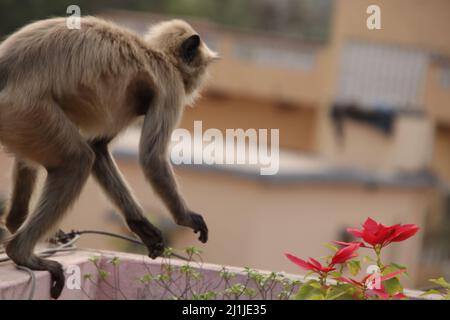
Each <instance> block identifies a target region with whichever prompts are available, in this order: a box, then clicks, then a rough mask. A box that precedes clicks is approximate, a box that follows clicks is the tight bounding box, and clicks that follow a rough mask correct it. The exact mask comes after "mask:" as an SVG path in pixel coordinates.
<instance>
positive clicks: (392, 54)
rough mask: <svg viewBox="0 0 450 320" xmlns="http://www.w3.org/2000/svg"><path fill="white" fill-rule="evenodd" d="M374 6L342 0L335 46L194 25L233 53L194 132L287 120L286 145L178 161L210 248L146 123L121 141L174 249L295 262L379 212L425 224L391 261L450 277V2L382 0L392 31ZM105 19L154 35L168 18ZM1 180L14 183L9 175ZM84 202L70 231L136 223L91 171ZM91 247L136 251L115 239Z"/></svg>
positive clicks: (389, 253) (280, 265) (200, 109)
mask: <svg viewBox="0 0 450 320" xmlns="http://www.w3.org/2000/svg"><path fill="white" fill-rule="evenodd" d="M370 4H372V1H368V0H358V1H354V0H340V1H334V6H333V17H332V23H331V26H332V29H331V32H330V38H329V39H328V40H327V41H324V42H311V41H306V40H305V41H303V40H299V39H298V38H292V37H288V36H283V35H281V34H270V33H258V32H249V31H245V32H244V31H242V30H235V29H233V28H226V27H221V26H218V25H215V24H212V23H210V22H206V21H199V20H191V21H190V22H191V23H192V24H193V25H194V27H195V28H196V29H197V30H198V31H199V33H200V34H201V35H202V37H203V38H204V40H205V42H206V43H207V44H208V45H209V46H210V47H212V48H213V49H214V50H216V51H218V52H220V54H221V55H222V56H223V60H222V61H221V62H219V63H217V65H215V66H214V68H213V72H212V75H211V80H210V82H209V85H208V87H207V88H206V90H205V93H204V95H203V97H202V98H201V99H200V100H199V102H198V103H197V104H196V106H195V108H188V109H187V110H186V112H185V116H184V118H183V120H182V123H181V126H182V127H184V128H187V129H190V130H192V128H193V122H194V121H195V120H201V121H202V122H203V128H204V130H205V129H207V128H218V129H220V130H225V129H227V128H243V129H248V128H256V129H259V128H266V129H270V128H278V129H280V145H281V148H282V151H281V153H280V171H279V173H278V174H277V175H274V176H261V175H260V174H259V171H258V170H255V169H254V168H251V167H242V166H217V165H212V166H211V165H195V166H194V165H192V166H180V167H178V168H176V172H177V175H178V177H179V181H180V186H181V189H182V190H183V193H184V195H185V196H186V199H187V201H188V203H189V204H190V206H191V207H192V209H193V210H196V211H198V212H200V213H202V214H203V215H204V217H205V219H206V221H207V222H208V225H209V227H210V233H211V235H210V241H209V242H208V244H207V245H204V246H203V245H202V246H200V244H199V243H198V242H197V241H196V238H195V236H194V235H193V234H192V232H191V231H189V230H186V229H183V228H180V227H177V226H175V225H174V224H173V223H172V222H171V221H170V219H169V215H168V213H167V211H166V210H165V209H164V206H163V205H162V204H161V202H160V201H159V200H158V199H157V197H156V196H154V194H153V193H152V192H151V190H150V187H149V186H148V184H147V183H146V182H145V179H144V177H143V174H142V173H141V171H140V169H139V167H138V164H137V161H136V152H137V141H138V129H130V130H129V131H128V132H127V133H126V134H124V136H122V137H121V138H120V139H118V141H117V142H116V144H115V147H114V152H115V155H116V159H117V161H118V164H119V166H120V168H121V170H122V172H123V174H124V176H125V177H126V178H127V180H128V181H129V183H130V185H131V186H132V188H133V189H134V190H135V191H136V194H137V197H138V199H139V200H140V201H141V203H142V204H143V206H144V208H145V209H146V211H147V212H148V213H149V217H151V218H153V219H154V220H153V221H154V222H155V223H156V224H157V225H159V226H160V227H161V228H162V229H164V231H165V234H167V235H169V239H170V241H171V245H172V246H174V247H176V248H183V247H186V246H188V245H198V246H200V247H201V248H202V249H203V250H204V258H205V260H207V261H211V262H215V263H222V264H231V265H239V266H251V267H256V268H263V269H272V270H286V271H291V272H295V271H298V269H296V267H295V266H292V265H291V264H290V263H289V262H288V261H287V260H286V259H285V258H284V255H283V253H284V252H291V253H294V254H297V255H299V256H304V257H308V256H320V255H324V254H326V253H327V249H326V248H324V247H323V246H322V244H323V243H327V242H330V241H333V240H339V239H340V240H349V239H345V237H346V235H345V228H346V227H348V226H353V227H358V225H359V224H360V223H362V222H363V221H364V220H365V219H366V218H367V217H368V216H370V217H372V218H374V219H376V220H379V221H381V222H383V223H385V224H394V223H415V224H418V225H419V226H420V227H421V232H420V233H419V234H418V235H416V236H415V237H414V238H412V239H410V240H408V241H407V242H405V243H402V244H393V245H392V246H390V247H389V248H388V249H387V250H386V253H385V257H384V258H385V259H386V260H393V261H396V262H398V263H401V264H405V265H407V266H409V273H410V283H409V285H410V286H420V285H424V284H426V279H428V278H430V277H434V276H436V275H439V274H440V275H447V276H449V274H448V272H449V269H450V268H449V263H450V262H449V261H450V254H449V251H450V249H449V248H450V239H449V237H450V236H449V235H450V233H449V232H450V231H449V229H450V207H449V204H450V201H448V196H447V194H448V187H447V185H448V183H449V182H450V108H449V105H450V42H449V41H448V35H447V34H446V31H447V30H450V2H448V1H446V0H433V1H429V2H424V1H421V0H397V1H388V0H383V1H377V4H378V5H379V6H380V7H381V21H382V29H381V30H368V29H367V27H366V19H367V17H368V15H367V14H366V9H367V7H368V6H369V5H370ZM104 16H105V17H106V18H108V19H111V20H113V21H116V22H117V23H120V24H123V25H125V26H127V27H129V28H132V29H134V30H136V31H138V32H141V33H143V32H145V30H146V28H147V27H148V25H149V23H150V22H155V21H158V20H164V19H168V18H169V17H161V16H155V15H147V14H141V13H131V12H124V11H108V12H105V13H104ZM0 160H1V161H6V160H4V159H0ZM1 178H3V179H4V180H2V182H3V181H5V183H2V184H1V186H0V188H2V189H3V190H7V187H6V186H7V184H6V181H9V180H8V179H7V177H6V176H5V177H1ZM73 211H74V212H72V213H71V214H70V215H68V217H67V218H66V219H65V221H64V226H65V227H66V228H67V229H71V228H89V229H92V228H100V229H109V230H116V231H121V232H124V231H125V230H126V228H125V226H124V224H123V223H122V222H121V221H120V219H118V218H117V214H115V213H114V211H115V209H114V208H113V207H112V205H111V204H110V202H109V201H107V200H106V198H105V197H104V196H103V194H102V193H101V191H100V188H99V187H97V186H96V185H95V183H93V182H92V181H89V183H88V185H87V187H86V189H85V190H84V192H83V195H82V197H81V201H80V202H79V203H77V204H76V206H75V208H74V209H73ZM81 244H82V245H86V246H90V247H99V248H103V249H106V248H110V249H118V248H121V249H126V248H125V247H123V243H122V242H119V241H116V240H109V239H103V238H86V239H83V240H82V243H81ZM446 273H447V274H446Z"/></svg>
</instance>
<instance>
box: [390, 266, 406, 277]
mask: <svg viewBox="0 0 450 320" xmlns="http://www.w3.org/2000/svg"><path fill="white" fill-rule="evenodd" d="M389 267H392V268H391V270H392V269H394V270H393V271H398V270H407V268H406V267H405V266H403V265H401V264H398V263H391V264H390V265H389ZM402 274H404V275H407V276H409V275H408V272H407V271H405V272H403V273H402Z"/></svg>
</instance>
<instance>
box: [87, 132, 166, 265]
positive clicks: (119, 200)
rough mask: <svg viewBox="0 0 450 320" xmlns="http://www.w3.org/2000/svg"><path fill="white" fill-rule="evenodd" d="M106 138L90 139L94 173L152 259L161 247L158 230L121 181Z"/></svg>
mask: <svg viewBox="0 0 450 320" xmlns="http://www.w3.org/2000/svg"><path fill="white" fill-rule="evenodd" d="M108 142H109V141H108V140H98V141H95V142H93V143H91V146H92V149H93V150H94V152H95V155H96V157H95V162H94V166H93V174H94V177H95V178H96V180H97V181H98V183H99V184H100V186H101V187H102V188H103V189H104V190H105V192H106V194H107V195H108V197H109V198H110V199H111V200H112V201H113V202H114V204H115V205H116V206H117V207H118V208H119V210H120V212H121V213H122V214H123V215H124V217H125V220H126V222H127V224H128V227H129V228H130V229H131V231H133V232H134V233H136V234H137V235H138V237H139V238H140V239H141V240H142V242H144V244H145V245H146V247H147V249H148V251H149V256H150V257H151V258H152V259H154V258H156V257H158V256H160V255H161V254H162V253H163V251H164V242H163V238H162V234H161V232H160V231H159V230H158V229H157V228H156V227H155V226H154V225H152V224H151V223H150V222H149V221H148V220H147V219H146V218H145V216H144V215H143V214H142V209H141V208H140V206H139V205H138V204H137V202H136V200H135V199H134V197H133V196H132V194H131V192H130V190H129V189H128V187H127V186H126V184H125V183H124V182H123V180H122V178H121V175H120V173H119V170H118V169H117V166H116V164H115V163H114V160H113V158H112V157H111V154H110V153H109V151H108Z"/></svg>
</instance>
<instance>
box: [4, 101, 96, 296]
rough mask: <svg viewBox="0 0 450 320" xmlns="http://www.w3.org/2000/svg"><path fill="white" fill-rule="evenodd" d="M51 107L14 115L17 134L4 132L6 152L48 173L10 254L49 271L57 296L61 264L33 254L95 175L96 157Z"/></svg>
mask: <svg viewBox="0 0 450 320" xmlns="http://www.w3.org/2000/svg"><path fill="white" fill-rule="evenodd" d="M48 103H49V105H44V106H39V109H38V110H36V109H34V110H36V111H33V112H32V113H31V112H30V113H28V114H27V113H20V114H19V115H17V114H16V118H14V119H12V120H15V124H16V125H15V127H16V133H17V134H16V135H9V136H7V135H5V134H4V132H0V133H1V137H2V142H3V143H5V144H6V145H7V147H8V148H10V149H12V150H14V152H16V153H19V154H20V156H21V157H22V158H30V159H31V160H33V161H34V162H38V163H40V164H42V165H43V166H44V167H45V168H46V169H47V172H48V174H47V179H46V181H45V185H44V190H43V191H42V194H41V196H40V199H39V202H38V205H37V207H36V208H35V210H34V212H33V213H32V214H31V216H30V217H29V218H28V219H27V220H26V221H25V224H24V225H23V226H22V227H21V228H20V229H19V230H18V231H17V232H16V233H15V234H14V235H13V237H12V239H11V240H10V241H8V243H7V244H6V253H7V255H8V256H9V257H10V258H11V259H12V260H13V261H14V262H15V263H16V264H18V265H21V266H25V267H28V268H30V269H32V270H48V271H49V272H50V274H51V276H52V284H51V290H50V293H51V296H52V297H53V298H57V297H59V295H60V294H61V291H62V289H63V288H64V282H65V281H64V280H65V277H64V271H63V268H62V265H61V264H59V263H58V262H56V261H52V260H47V259H42V258H40V257H38V256H36V255H35V254H34V253H33V250H34V247H35V245H36V243H37V241H38V240H40V239H41V238H42V237H43V236H44V235H46V234H47V233H48V232H49V231H51V230H52V229H53V228H54V227H55V225H56V224H57V223H58V222H59V220H60V219H61V217H62V215H63V214H64V213H65V212H66V211H67V209H68V207H69V206H70V205H71V204H72V203H73V201H74V200H75V199H76V197H77V196H78V195H79V194H80V192H81V189H82V187H83V185H84V184H85V182H86V180H87V178H88V176H89V173H90V171H91V167H92V164H93V162H94V153H93V151H92V150H91V149H90V147H89V145H88V144H87V143H86V142H85V141H84V140H83V138H82V137H81V136H80V135H79V133H78V131H77V129H76V127H75V126H74V125H73V124H72V122H70V121H69V120H68V119H67V118H66V116H65V115H64V114H63V113H62V111H61V109H59V108H58V106H57V105H54V104H51V102H48ZM36 108H38V107H36ZM19 116H20V117H21V118H20V119H17V117H19ZM36 118H38V119H36ZM9 123H10V122H9ZM2 125H3V124H2ZM3 128H4V125H3V127H2V129H3Z"/></svg>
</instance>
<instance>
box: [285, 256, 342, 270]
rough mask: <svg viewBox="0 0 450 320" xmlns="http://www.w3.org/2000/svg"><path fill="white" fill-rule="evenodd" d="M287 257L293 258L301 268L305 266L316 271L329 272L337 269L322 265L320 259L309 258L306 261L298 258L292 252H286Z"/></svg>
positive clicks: (306, 268)
mask: <svg viewBox="0 0 450 320" xmlns="http://www.w3.org/2000/svg"><path fill="white" fill-rule="evenodd" d="M286 257H287V258H288V259H289V260H291V261H292V262H293V263H295V264H296V265H298V266H299V267H300V268H303V269H305V270H309V271H314V272H317V273H328V272H330V271H333V270H336V269H335V268H333V267H331V266H328V267H325V266H322V265H321V264H320V262H319V261H317V260H315V259H313V258H309V261H305V260H303V259H300V258H297V257H296V256H293V255H292V254H289V253H286Z"/></svg>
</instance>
